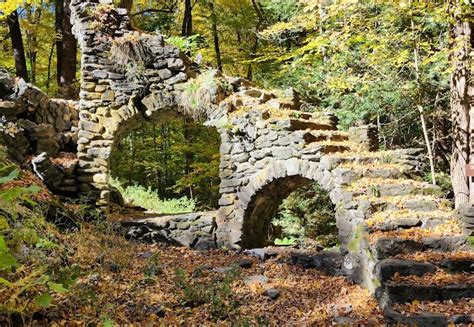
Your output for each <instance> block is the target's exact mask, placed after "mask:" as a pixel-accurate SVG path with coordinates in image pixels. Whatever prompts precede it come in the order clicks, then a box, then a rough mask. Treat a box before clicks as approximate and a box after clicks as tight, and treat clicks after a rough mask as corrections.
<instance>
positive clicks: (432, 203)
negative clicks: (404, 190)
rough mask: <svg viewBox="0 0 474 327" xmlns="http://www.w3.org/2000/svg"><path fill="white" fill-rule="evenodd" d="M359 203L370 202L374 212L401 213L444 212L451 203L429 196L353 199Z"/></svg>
mask: <svg viewBox="0 0 474 327" xmlns="http://www.w3.org/2000/svg"><path fill="white" fill-rule="evenodd" d="M355 199H356V200H359V201H364V200H366V201H368V202H370V205H371V207H372V208H373V209H374V210H376V211H401V210H410V211H412V212H432V211H445V212H447V211H448V210H450V209H451V202H450V201H449V200H443V199H439V198H435V197H433V196H431V195H402V196H382V197H375V196H367V195H364V194H361V195H358V196H356V198H355Z"/></svg>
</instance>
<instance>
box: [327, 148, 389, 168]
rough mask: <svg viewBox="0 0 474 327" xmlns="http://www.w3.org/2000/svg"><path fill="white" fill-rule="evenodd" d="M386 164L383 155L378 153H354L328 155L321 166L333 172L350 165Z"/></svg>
mask: <svg viewBox="0 0 474 327" xmlns="http://www.w3.org/2000/svg"><path fill="white" fill-rule="evenodd" d="M380 162H384V160H383V155H382V154H380V153H378V152H370V153H366V154H365V153H364V154H359V153H353V152H346V153H342V154H337V155H328V156H325V157H324V158H322V159H321V165H322V166H323V168H325V169H328V170H332V169H335V168H337V167H339V166H344V165H349V164H360V165H366V166H367V165H370V164H374V165H375V164H378V163H380Z"/></svg>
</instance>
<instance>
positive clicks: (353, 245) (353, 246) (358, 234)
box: [347, 224, 364, 252]
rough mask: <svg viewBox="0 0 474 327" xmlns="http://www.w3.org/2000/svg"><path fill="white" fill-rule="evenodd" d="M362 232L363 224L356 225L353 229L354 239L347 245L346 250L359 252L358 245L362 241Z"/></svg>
mask: <svg viewBox="0 0 474 327" xmlns="http://www.w3.org/2000/svg"><path fill="white" fill-rule="evenodd" d="M363 232H364V224H359V225H357V227H356V228H355V233H354V237H353V238H352V240H351V241H350V242H349V244H348V245H347V249H348V250H349V251H351V252H357V251H358V250H359V244H360V241H361V240H362V235H363Z"/></svg>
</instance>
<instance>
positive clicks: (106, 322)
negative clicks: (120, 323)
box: [103, 319, 115, 327]
mask: <svg viewBox="0 0 474 327" xmlns="http://www.w3.org/2000/svg"><path fill="white" fill-rule="evenodd" d="M114 326H115V322H114V321H113V320H110V319H107V320H104V324H103V327H114Z"/></svg>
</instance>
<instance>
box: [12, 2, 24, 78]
mask: <svg viewBox="0 0 474 327" xmlns="http://www.w3.org/2000/svg"><path fill="white" fill-rule="evenodd" d="M7 23H8V29H9V32H10V39H11V41H12V48H13V57H14V59H15V69H16V75H17V76H19V77H21V78H23V79H24V80H25V81H28V69H27V68H26V58H25V48H24V46H23V38H22V36H21V27H20V22H19V20H18V13H17V11H16V10H15V11H13V12H12V13H11V14H10V15H9V16H8V18H7Z"/></svg>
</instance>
